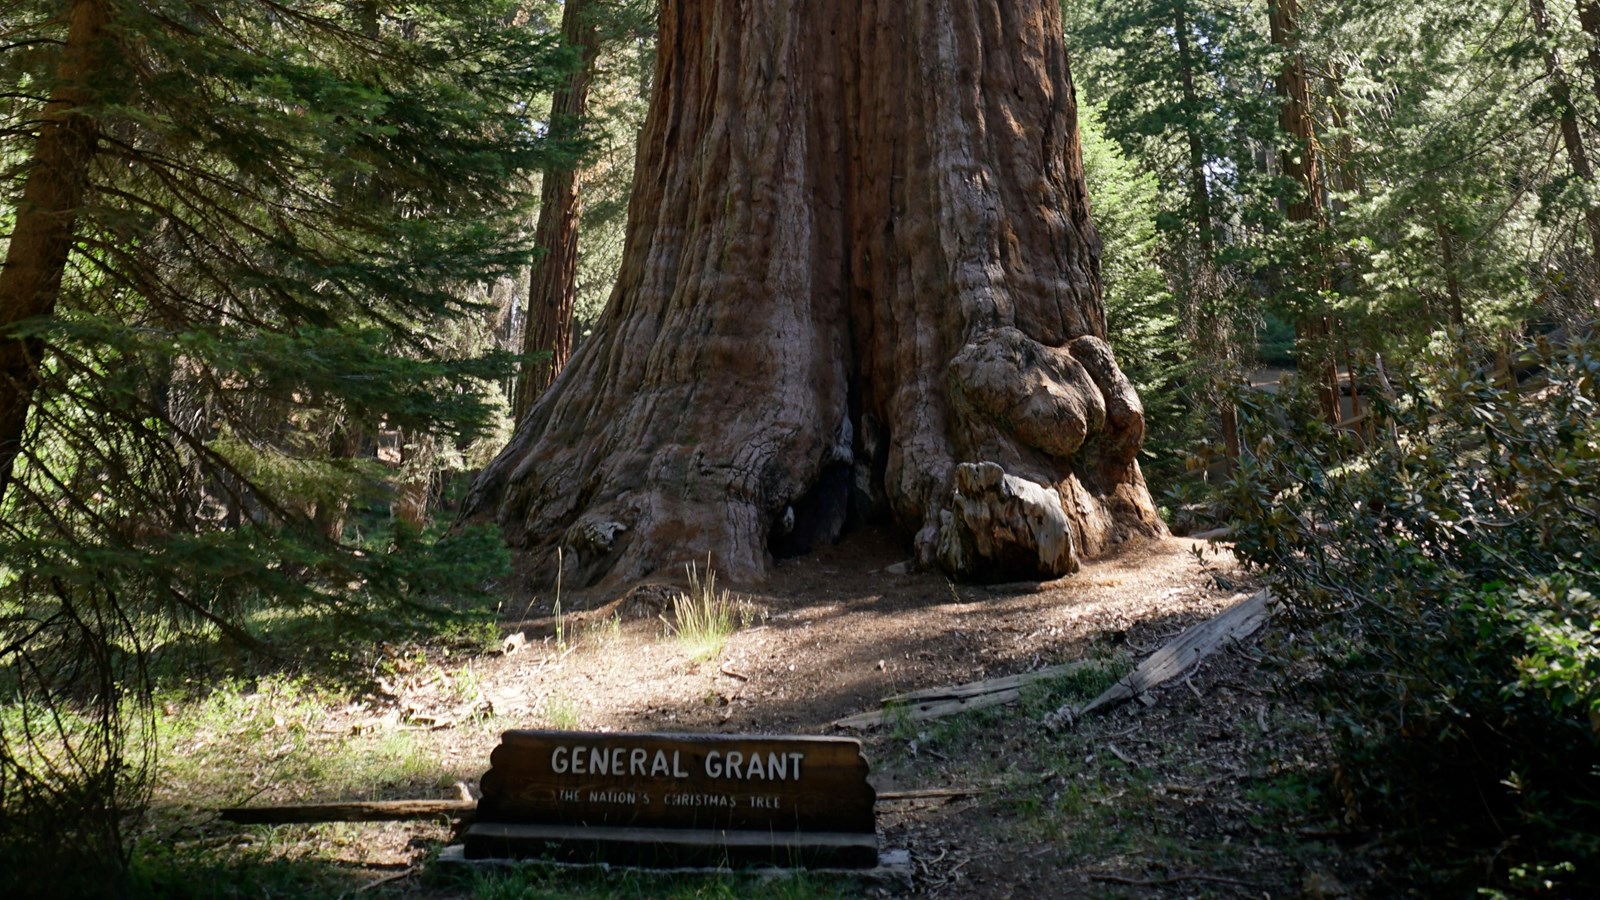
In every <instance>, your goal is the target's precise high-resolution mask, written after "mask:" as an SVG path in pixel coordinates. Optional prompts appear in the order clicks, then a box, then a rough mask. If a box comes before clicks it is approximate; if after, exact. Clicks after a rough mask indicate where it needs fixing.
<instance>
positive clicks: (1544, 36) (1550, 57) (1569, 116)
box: [1528, 0, 1600, 272]
mask: <svg viewBox="0 0 1600 900" xmlns="http://www.w3.org/2000/svg"><path fill="white" fill-rule="evenodd" d="M1528 10H1529V12H1531V13H1532V14H1533V29H1534V31H1535V32H1536V33H1537V34H1538V35H1539V37H1540V39H1541V40H1542V41H1543V42H1544V70H1545V75H1546V77H1548V78H1549V79H1550V99H1552V100H1554V101H1555V104H1556V109H1557V110H1558V111H1559V112H1560V114H1561V143H1562V145H1563V146H1564V147H1565V148H1566V151H1567V163H1568V164H1569V165H1571V166H1572V174H1573V175H1574V176H1576V177H1577V178H1578V180H1579V181H1582V182H1584V183H1585V184H1591V183H1593V182H1594V167H1593V166H1592V165H1590V163H1589V154H1588V152H1587V150H1585V148H1584V146H1583V133H1582V132H1581V131H1579V130H1578V110H1577V107H1575V106H1574V105H1573V103H1572V87H1571V85H1570V84H1569V83H1568V82H1567V73H1566V71H1565V70H1564V69H1562V67H1561V54H1559V53H1557V52H1556V48H1555V45H1554V44H1552V43H1550V14H1549V13H1548V12H1547V11H1546V9H1545V5H1544V0H1528ZM1597 90H1600V82H1597ZM1583 221H1584V227H1585V228H1586V229H1587V230H1588V232H1589V247H1590V253H1591V256H1592V257H1593V259H1594V263H1595V268H1596V271H1597V272H1600V207H1596V206H1592V205H1591V206H1590V207H1588V208H1587V209H1585V210H1584V211H1583Z"/></svg>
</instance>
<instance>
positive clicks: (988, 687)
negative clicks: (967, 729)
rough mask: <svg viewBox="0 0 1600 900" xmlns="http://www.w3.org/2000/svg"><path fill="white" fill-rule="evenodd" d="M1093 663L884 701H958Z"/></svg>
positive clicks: (910, 694) (1092, 663) (929, 689)
mask: <svg viewBox="0 0 1600 900" xmlns="http://www.w3.org/2000/svg"><path fill="white" fill-rule="evenodd" d="M1092 665H1095V662H1094V661H1093V660H1077V661H1075V662H1070V663H1066V664H1064V665H1059V666H1046V667H1044V668H1042V669H1035V670H1034V671H1032V672H1022V673H1020V674H1017V675H1006V676H1004V677H1001V678H990V679H987V680H985V681H973V682H969V683H967V684H952V685H949V686H947V687H935V688H924V689H923V690H920V691H911V692H909V693H905V694H895V695H894V696H893V697H885V698H884V700H883V704H884V705H885V706H888V705H890V704H894V703H921V702H925V701H929V700H959V699H961V698H963V697H976V696H978V695H980V694H992V693H994V692H996V691H1007V690H1011V689H1013V688H1020V687H1023V686H1025V685H1029V684H1033V683H1035V682H1038V681H1047V680H1049V679H1052V678H1060V677H1061V676H1063V675H1070V674H1072V673H1073V672H1078V671H1081V670H1083V669H1085V668H1087V667H1089V666H1092Z"/></svg>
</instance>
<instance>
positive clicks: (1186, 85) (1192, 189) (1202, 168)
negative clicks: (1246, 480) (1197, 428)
mask: <svg viewBox="0 0 1600 900" xmlns="http://www.w3.org/2000/svg"><path fill="white" fill-rule="evenodd" d="M1172 14H1173V22H1172V33H1173V35H1174V36H1175V37H1176V40H1177V46H1178V71H1179V72H1181V73H1183V103H1184V105H1185V106H1186V107H1188V108H1189V109H1190V110H1198V109H1200V95H1199V93H1198V92H1197V91H1196V90H1195V86H1194V69H1195V59H1194V50H1193V48H1192V46H1191V43H1192V40H1193V37H1192V35H1190V33H1189V16H1188V8H1187V7H1186V6H1185V5H1184V4H1183V3H1175V4H1173V7H1172ZM1188 136H1189V202H1190V204H1191V205H1193V206H1194V217H1195V221H1196V222H1197V223H1198V224H1199V226H1200V250H1201V252H1202V254H1203V256H1204V257H1205V260H1206V262H1207V263H1209V262H1210V261H1211V253H1212V249H1213V247H1214V245H1215V243H1216V239H1215V237H1214V236H1213V232H1212V230H1211V188H1210V186H1209V185H1208V184H1207V182H1206V154H1205V148H1204V147H1202V146H1201V144H1200V132H1199V131H1198V130H1197V129H1194V128H1191V129H1189V131H1188ZM1237 456H1238V455H1237V454H1233V455H1232V456H1230V458H1237Z"/></svg>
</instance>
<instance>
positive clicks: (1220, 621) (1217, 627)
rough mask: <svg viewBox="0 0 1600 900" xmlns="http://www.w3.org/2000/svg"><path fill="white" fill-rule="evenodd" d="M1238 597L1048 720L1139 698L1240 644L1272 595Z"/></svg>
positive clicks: (1252, 630) (1261, 617)
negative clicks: (1095, 693)
mask: <svg viewBox="0 0 1600 900" xmlns="http://www.w3.org/2000/svg"><path fill="white" fill-rule="evenodd" d="M1239 596H1240V597H1242V598H1243V599H1241V600H1239V601H1238V602H1236V603H1234V604H1233V605H1232V606H1230V607H1228V608H1227V609H1225V610H1223V611H1222V612H1221V613H1219V614H1218V615H1216V616H1214V617H1213V618H1210V619H1207V620H1206V621H1204V622H1201V623H1200V624H1198V625H1195V626H1193V627H1192V628H1190V629H1188V630H1187V631H1185V632H1183V633H1182V634H1180V635H1178V636H1177V637H1176V638H1174V639H1173V640H1172V641H1171V642H1170V643H1168V644H1167V645H1166V646H1164V647H1162V648H1161V649H1160V650H1157V651H1156V652H1154V653H1152V654H1150V657H1149V658H1148V659H1146V660H1145V661H1144V662H1143V663H1140V664H1139V667H1138V668H1137V669H1134V670H1133V672H1131V673H1129V674H1128V675H1127V676H1126V677H1123V678H1121V679H1119V680H1118V681H1117V683H1116V684H1114V685H1112V686H1111V687H1110V688H1109V689H1107V690H1106V691H1105V693H1103V694H1101V695H1100V696H1098V697H1096V698H1094V699H1093V700H1091V701H1089V703H1088V704H1087V705H1086V706H1084V707H1083V708H1082V709H1079V710H1076V711H1073V710H1072V709H1071V708H1070V707H1063V708H1061V709H1059V710H1057V711H1056V712H1055V713H1054V714H1053V715H1052V716H1051V718H1052V719H1054V720H1057V721H1060V720H1062V719H1070V718H1073V717H1082V716H1085V715H1088V714H1089V713H1092V712H1095V711H1097V710H1103V709H1109V708H1110V707H1112V706H1115V705H1116V704H1118V703H1121V702H1122V701H1124V700H1131V699H1133V698H1134V697H1140V696H1143V695H1144V694H1146V693H1147V692H1149V691H1150V690H1151V689H1152V688H1155V687H1157V686H1158V685H1161V684H1164V683H1166V682H1167V681H1170V680H1172V679H1173V678H1176V677H1178V676H1179V675H1182V674H1184V673H1185V672H1188V671H1189V670H1190V669H1192V668H1194V666H1195V664H1196V663H1198V662H1199V661H1200V660H1202V659H1204V658H1206V657H1207V656H1210V655H1211V654H1212V653H1215V652H1216V651H1217V650H1218V649H1220V648H1221V647H1224V646H1226V645H1227V644H1228V643H1230V642H1233V641H1242V640H1244V639H1245V638H1247V637H1249V636H1250V635H1252V634H1255V633H1256V631H1257V630H1258V629H1260V628H1261V626H1262V625H1264V624H1266V621H1267V618H1268V617H1269V616H1270V615H1271V609H1270V604H1271V603H1272V600H1273V597H1272V592H1271V591H1265V590H1263V591H1257V592H1256V593H1255V594H1252V595H1251V596H1249V597H1244V595H1242V594H1241V595H1239Z"/></svg>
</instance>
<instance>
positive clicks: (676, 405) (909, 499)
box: [465, 0, 1161, 584]
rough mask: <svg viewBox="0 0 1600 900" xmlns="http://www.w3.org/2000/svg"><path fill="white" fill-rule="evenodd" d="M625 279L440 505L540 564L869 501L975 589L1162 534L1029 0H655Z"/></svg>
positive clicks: (1054, 66) (1047, 40) (1057, 570)
mask: <svg viewBox="0 0 1600 900" xmlns="http://www.w3.org/2000/svg"><path fill="white" fill-rule="evenodd" d="M659 36H660V59H659V62H658V64H657V65H658V67H657V73H656V79H655V85H656V87H655V90H656V93H655V96H654V98H653V101H652V105H651V112H650V117H649V120H648V122H647V124H646V126H645V130H644V134H643V136H642V138H641V142H640V147H639V161H638V169H637V174H636V180H635V184H634V193H633V200H632V204H633V205H632V208H631V209H630V211H629V224H628V243H627V250H626V254H625V260H624V264H623V268H622V273H621V276H620V278H619V280H618V283H617V286H616V290H615V292H614V293H613V294H612V297H611V301H610V303H609V304H608V305H607V307H606V310H605V312H604V313H603V314H602V316H601V319H600V322H599V324H598V326H597V328H596V329H595V333H594V335H593V337H592V338H591V339H590V340H588V341H587V342H586V343H585V344H584V345H583V346H582V347H581V348H580V349H579V350H578V352H577V353H576V355H575V356H574V357H573V359H572V361H571V363H570V364H569V365H568V367H567V369H566V370H565V371H564V372H563V373H562V375H561V376H560V378H559V379H558V380H557V381H556V383H555V384H554V385H553V386H552V387H551V388H550V390H548V391H547V392H546V393H545V394H544V395H543V396H542V397H541V398H540V399H539V400H538V402H537V403H536V404H535V405H534V406H533V408H532V409H531V410H530V412H529V414H528V415H527V417H526V418H525V419H524V420H523V421H522V422H521V423H520V425H519V427H518V428H517V431H516V435H515V437H514V438H513V439H512V440H511V443H510V444H509V445H508V446H507V447H506V448H505V450H504V451H503V452H502V453H501V454H500V456H499V457H498V458H497V459H496V460H495V461H494V462H493V463H492V464H491V465H490V466H489V467H488V468H487V469H486V470H485V471H484V472H483V473H482V475H481V476H480V477H479V479H478V480H477V482H476V484H475V485H474V487H473V490H472V492H471V494H470V496H469V499H468V502H467V510H466V513H465V515H466V517H468V518H485V517H490V516H492V517H494V519H496V520H497V521H498V522H499V524H500V525H501V526H502V527H503V528H504V530H505V531H506V533H507V535H508V536H509V538H510V539H511V540H512V542H513V543H514V544H515V545H517V546H520V547H523V548H526V549H527V550H530V551H534V552H548V553H549V555H550V557H551V558H552V561H553V558H554V556H555V554H554V552H553V551H554V548H556V547H557V546H560V547H563V548H565V550H566V553H565V557H566V560H567V565H568V571H567V572H566V576H567V578H568V579H569V581H568V583H569V584H571V583H575V582H576V583H593V582H595V581H598V580H601V579H607V580H609V581H613V582H616V581H623V580H629V579H635V578H639V577H643V576H645V575H647V574H649V573H651V572H653V571H657V570H660V569H663V568H666V567H669V566H675V565H677V564H679V563H682V562H684V561H686V560H691V559H701V560H703V559H705V558H706V555H707V554H708V553H709V554H711V555H712V557H713V564H714V565H715V566H716V567H717V568H718V569H720V570H721V571H722V572H723V573H724V574H725V575H726V576H728V577H732V578H734V579H737V580H755V579H759V578H761V577H762V576H763V575H764V574H765V572H766V570H767V567H768V566H769V565H770V564H771V560H772V552H773V548H774V545H775V544H776V545H778V546H779V547H780V549H787V550H790V551H792V550H795V549H802V550H803V549H804V548H805V546H806V545H807V544H809V543H813V542H815V541H817V540H822V539H828V538H834V537H837V532H838V528H839V526H840V525H841V524H842V521H843V518H844V510H845V509H846V507H847V506H848V507H849V508H850V510H851V514H852V515H856V516H860V517H871V516H873V515H877V514H880V513H882V514H888V515H890V516H892V517H893V520H894V521H895V522H897V523H898V524H899V525H900V526H901V527H903V528H904V529H905V531H906V532H907V533H908V534H910V535H914V538H913V541H914V547H915V551H916V554H917V557H918V559H919V560H920V561H921V562H922V563H923V564H924V565H938V566H942V567H943V568H944V569H946V570H947V571H949V572H950V573H952V574H953V575H956V576H960V577H964V578H973V579H985V578H999V579H1009V578H1021V577H1051V576H1057V575H1062V574H1065V573H1068V572H1072V571H1074V570H1075V569H1076V568H1077V565H1078V559H1079V557H1080V556H1083V555H1093V554H1096V553H1099V552H1100V551H1102V550H1103V549H1104V548H1106V547H1107V546H1108V545H1110V544H1112V543H1115V542H1116V541H1118V540H1119V539H1121V537H1122V536H1123V535H1125V534H1127V533H1128V532H1130V531H1132V532H1143V533H1156V532H1159V531H1160V529H1161V526H1160V523H1159V520H1158V519H1157V518H1156V516H1155V513H1154V510H1153V507H1152V504H1151V502H1150V497H1149V494H1148V492H1147V491H1146V489H1145V486H1144V480H1143V477H1142V476H1141V475H1140V472H1139V467H1138V465H1137V463H1136V462H1135V459H1134V457H1135V454H1136V452H1137V451H1138V448H1139V444H1140V440H1141V438H1142V436H1143V432H1144V420H1143V412H1142V409H1141V407H1140V404H1139V399H1138V397H1137V396H1136V395H1135V393H1134V390H1133V388H1132V386H1131V385H1130V384H1129V382H1128V379H1127V378H1126V377H1124V376H1123V374H1122V372H1121V371H1120V370H1119V369H1118V368H1117V365H1116V363H1115V361H1114V360H1113V359H1112V355H1111V352H1110V349H1109V348H1108V346H1107V345H1106V342H1105V339H1104V338H1105V333H1106V325H1105V316H1104V312H1103V309H1102V306H1101V302H1100V292H1099V257H1098V253H1099V242H1098V239H1097V237H1096V235H1095V232H1094V228H1093V226H1092V225H1091V224H1090V222H1089V210H1088V204H1087V201H1086V198H1085V196H1084V181H1083V171H1082V164H1081V160H1080V153H1079V147H1078V135H1077V121H1076V107H1075V102H1074V99H1073V91H1072V82H1071V76H1070V75H1069V73H1068V70H1067V60H1066V55H1065V50H1064V48H1063V45H1062V36H1061V19H1060V11H1059V8H1058V6H1057V4H1056V3H1055V2H1054V0H1003V2H1000V3H994V2H990V0H854V2H851V3H822V2H793V0H742V2H735V0H704V2H688V0H666V2H663V3H662V6H661V22H660V32H659Z"/></svg>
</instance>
